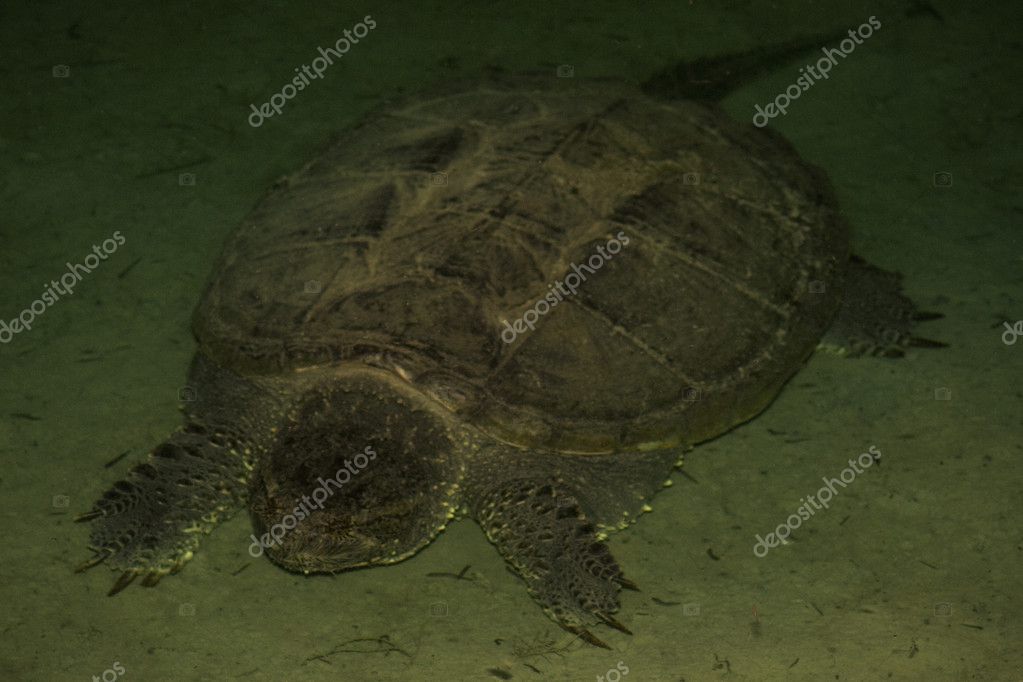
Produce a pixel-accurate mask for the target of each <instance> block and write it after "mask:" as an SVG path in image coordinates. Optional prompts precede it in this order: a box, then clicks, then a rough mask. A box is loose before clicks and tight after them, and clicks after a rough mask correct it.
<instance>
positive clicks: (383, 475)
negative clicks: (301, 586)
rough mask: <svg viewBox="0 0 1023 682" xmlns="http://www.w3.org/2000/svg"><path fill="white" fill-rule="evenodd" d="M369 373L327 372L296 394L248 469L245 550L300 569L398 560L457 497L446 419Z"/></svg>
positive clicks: (435, 526) (450, 511)
mask: <svg viewBox="0 0 1023 682" xmlns="http://www.w3.org/2000/svg"><path fill="white" fill-rule="evenodd" d="M395 384H396V382H394V381H393V380H389V379H387V378H386V377H382V376H380V375H379V374H377V373H376V372H366V373H363V374H361V375H359V376H356V377H354V378H353V377H351V376H349V377H346V378H345V379H344V380H343V381H342V380H339V379H337V378H331V379H329V380H327V381H325V382H323V383H320V384H318V385H316V386H314V387H312V388H310V389H308V390H306V391H305V392H304V393H303V394H302V396H301V397H300V398H299V399H298V400H297V401H296V403H295V405H294V408H293V409H292V410H290V411H289V413H288V414H287V416H286V418H285V421H284V423H283V424H282V426H281V427H280V428H279V430H278V433H277V438H276V439H275V441H274V443H273V445H272V446H271V447H270V451H269V452H268V453H266V455H265V456H264V457H263V459H262V461H261V462H260V464H259V465H258V467H257V470H256V472H255V476H254V477H253V483H252V489H251V496H250V509H251V512H252V516H253V522H254V525H255V528H256V534H255V535H253V536H252V539H253V543H252V545H250V547H249V552H250V554H252V555H253V556H258V554H260V553H262V550H265V551H266V553H267V555H268V556H269V557H270V559H272V560H273V561H274V562H275V563H277V564H279V565H281V566H283V567H284V568H286V569H288V570H293V571H300V572H303V573H313V572H318V573H319V572H329V573H334V572H337V571H341V570H345V569H350V568H359V567H362V566H372V565H377V564H389V563H394V562H397V561H401V560H402V559H405V558H407V557H409V556H411V555H412V554H414V553H415V552H416V551H417V550H419V549H420V548H422V547H424V546H425V545H426V544H427V543H428V542H429V541H430V540H431V539H432V538H433V537H434V536H435V535H436V534H437V533H438V532H439V531H440V530H442V529H443V528H444V525H445V524H446V523H447V521H448V520H449V519H450V518H451V517H452V516H453V515H454V512H455V509H456V508H457V506H458V504H457V501H456V500H455V494H456V491H457V489H458V485H457V484H458V473H457V472H458V467H457V466H456V465H454V464H453V462H454V459H455V444H454V443H453V442H452V439H451V438H450V436H449V431H448V429H447V428H446V426H445V423H444V420H443V419H442V417H441V416H440V415H438V414H436V413H435V412H434V411H433V410H431V409H428V408H427V407H426V406H425V405H424V401H423V400H422V399H421V398H420V397H418V396H416V395H414V394H412V392H411V391H407V390H400V389H399V387H398V386H396V385H395Z"/></svg>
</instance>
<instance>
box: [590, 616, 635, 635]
mask: <svg viewBox="0 0 1023 682" xmlns="http://www.w3.org/2000/svg"><path fill="white" fill-rule="evenodd" d="M593 615H595V616H596V617H597V618H599V619H600V620H602V621H604V623H605V624H606V625H610V626H611V627H613V628H614V629H615V630H618V631H619V632H624V633H625V634H627V635H631V634H632V630H630V629H629V628H627V627H625V626H624V625H622V624H621V623H620V622H618V620H617V619H615V618H614V617H613V616H611V615H609V614H606V613H602V612H600V611H596V612H594V614H593Z"/></svg>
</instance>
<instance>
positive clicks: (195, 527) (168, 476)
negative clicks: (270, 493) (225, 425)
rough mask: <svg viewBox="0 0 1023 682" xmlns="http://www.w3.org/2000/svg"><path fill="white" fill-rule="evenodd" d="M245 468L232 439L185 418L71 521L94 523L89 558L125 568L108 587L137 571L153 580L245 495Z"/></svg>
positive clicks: (177, 563)
mask: <svg viewBox="0 0 1023 682" xmlns="http://www.w3.org/2000/svg"><path fill="white" fill-rule="evenodd" d="M247 479H248V467H247V466H246V464H245V461H244V459H243V456H242V454H240V452H239V449H238V448H237V447H236V445H235V443H234V442H233V439H231V438H230V437H229V436H228V435H226V434H225V433H223V432H220V431H217V430H214V431H209V430H207V429H206V428H204V427H202V426H200V425H198V424H195V423H193V424H190V425H189V426H187V427H185V428H184V429H182V430H181V431H179V432H177V433H175V434H173V435H172V436H171V437H170V438H169V439H168V440H167V441H165V442H164V443H162V444H161V445H160V446H158V447H157V448H156V449H155V450H153V452H152V453H150V455H149V458H148V459H147V460H146V461H145V462H142V463H140V464H137V465H136V466H134V467H133V468H132V469H131V470H130V471H129V472H128V475H127V476H126V477H125V478H124V479H123V480H121V481H118V482H117V483H115V484H114V485H113V486H112V487H111V488H110V489H109V490H107V492H106V493H104V494H103V496H102V497H101V498H100V499H99V500H98V501H97V502H96V503H95V504H94V505H93V507H92V509H91V510H90V511H88V512H86V513H84V514H81V515H80V516H79V517H78V518H76V519H75V520H76V521H90V522H92V532H91V534H90V539H89V548H90V549H91V550H92V552H93V557H92V558H91V559H89V560H88V561H85V562H84V563H82V564H81V565H80V566H78V568H77V569H76V572H81V571H84V570H86V569H87V568H91V567H92V566H95V565H97V564H100V563H106V564H107V565H108V566H110V567H111V568H114V569H118V570H121V571H123V572H122V574H121V577H120V578H119V579H118V580H117V582H116V583H114V586H113V588H111V590H110V592H109V593H108V594H110V595H114V594H117V593H118V592H120V591H121V590H123V589H124V588H125V587H127V586H128V585H130V584H131V583H132V581H134V580H135V578H137V577H138V576H140V575H144V576H145V577H144V578H143V581H142V584H143V585H145V586H148V587H152V586H154V585H156V583H158V582H159V581H160V579H161V578H162V577H163V576H164V575H167V574H168V573H176V572H177V571H179V570H180V569H181V567H182V566H183V565H184V564H185V563H186V562H187V561H189V560H190V559H191V558H192V554H193V552H194V551H195V549H196V548H197V547H198V546H199V541H200V539H201V538H202V537H203V536H204V535H206V534H207V533H209V532H210V531H212V530H213V528H214V527H215V526H216V525H217V524H218V523H219V522H220V521H223V520H224V519H226V518H228V517H229V516H230V515H231V514H232V513H233V512H234V511H236V510H237V509H238V507H240V506H241V504H242V503H243V502H244V498H245V494H246V485H247Z"/></svg>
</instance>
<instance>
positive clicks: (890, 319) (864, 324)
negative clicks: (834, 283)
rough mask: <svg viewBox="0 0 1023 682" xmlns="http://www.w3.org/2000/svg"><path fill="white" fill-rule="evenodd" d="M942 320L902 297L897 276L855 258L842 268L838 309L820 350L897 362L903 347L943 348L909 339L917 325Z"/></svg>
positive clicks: (936, 343)
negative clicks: (841, 291)
mask: <svg viewBox="0 0 1023 682" xmlns="http://www.w3.org/2000/svg"><path fill="white" fill-rule="evenodd" d="M941 317H943V315H942V314H941V313H934V312H925V311H919V310H917V308H916V306H915V305H914V304H913V302H912V301H911V300H909V298H907V297H906V295H905V294H903V293H902V276H901V275H900V274H898V273H896V272H889V271H887V270H882V269H881V268H878V267H876V266H873V265H871V264H870V263H867V262H866V261H864V260H863V259H862V258H859V257H858V256H852V257H851V258H850V260H849V266H848V268H847V269H846V275H845V283H844V291H843V296H842V305H841V307H840V309H839V311H838V313H837V315H836V316H835V319H834V321H833V322H832V323H831V328H830V329H829V330H828V331H827V333H825V335H824V338H823V339H822V340H821V343H820V348H821V349H822V350H825V351H828V352H832V353H836V354H838V355H844V356H846V357H859V356H862V355H873V356H878V357H888V358H898V357H902V356H903V355H904V354H905V351H906V349H907V348H911V347H916V348H944V347H945V346H946V345H947V344H944V343H942V342H940V341H933V340H931V339H927V338H922V337H919V336H916V335H915V334H914V331H913V330H914V327H915V326H916V323H918V322H922V321H926V320H934V319H938V318H941Z"/></svg>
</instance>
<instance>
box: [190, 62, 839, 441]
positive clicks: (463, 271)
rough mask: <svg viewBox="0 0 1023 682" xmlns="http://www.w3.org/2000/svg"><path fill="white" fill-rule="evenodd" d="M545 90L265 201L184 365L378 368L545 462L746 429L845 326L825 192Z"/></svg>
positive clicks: (477, 107)
mask: <svg viewBox="0 0 1023 682" xmlns="http://www.w3.org/2000/svg"><path fill="white" fill-rule="evenodd" d="M551 80H552V81H554V83H553V84H552V86H550V87H546V88H537V87H534V86H530V87H510V86H503V87H498V86H487V87H478V88H474V89H469V90H465V91H462V92H457V93H453V94H445V95H443V96H440V97H431V98H419V99H415V100H412V101H409V102H407V103H404V104H402V105H400V106H394V107H393V108H391V109H388V110H385V111H381V112H378V113H375V114H373V115H371V116H369V117H367V118H366V119H365V120H364V121H363V122H362V123H361V124H359V125H357V126H355V127H354V128H352V129H351V130H349V131H348V132H347V133H345V134H344V135H342V136H341V137H340V139H338V140H337V141H336V142H335V143H334V144H332V145H331V146H330V147H329V148H328V149H327V150H326V151H325V152H324V153H323V154H322V155H320V156H319V157H318V158H316V159H315V160H313V161H312V162H311V163H310V164H308V165H307V166H306V167H305V168H303V169H302V170H301V171H299V172H298V173H297V174H295V175H293V176H290V177H288V178H287V179H285V180H283V181H281V182H279V183H278V184H277V186H275V187H274V188H273V189H272V190H271V191H270V192H269V193H268V195H267V196H266V197H265V198H264V199H263V200H262V201H261V202H260V203H259V204H258V205H257V206H256V207H255V209H254V210H253V211H252V212H251V213H250V214H249V215H248V217H247V218H246V219H245V220H244V221H243V223H242V224H241V225H240V226H239V227H238V229H237V230H236V232H235V233H234V235H233V237H232V238H231V239H230V240H229V241H228V244H227V246H226V248H225V251H224V253H223V255H222V257H221V261H220V264H219V265H218V266H217V268H216V270H215V272H214V276H213V279H212V281H211V284H210V286H209V288H208V290H207V293H206V295H205V297H204V299H203V301H202V302H201V303H200V306H199V308H198V310H197V312H196V316H195V324H194V326H195V333H196V335H197V338H198V340H199V344H200V348H201V349H202V350H203V351H204V352H206V353H207V354H208V355H210V356H211V357H213V358H214V359H215V360H217V361H218V362H220V363H222V364H224V365H226V366H228V367H231V368H233V369H235V370H237V371H241V372H244V373H258V374H270V373H273V374H281V373H288V372H292V371H298V370H303V369H308V368H311V367H314V366H320V367H322V366H330V365H341V364H344V365H351V364H352V363H361V364H364V365H368V366H373V367H377V368H383V369H385V370H387V371H390V372H393V373H394V374H395V375H397V376H399V377H400V378H401V379H402V380H403V381H405V382H407V383H408V384H409V385H411V386H413V387H415V390H419V391H422V392H423V393H425V394H426V395H427V396H428V397H429V398H432V399H433V400H435V401H436V402H437V403H439V404H440V405H442V406H443V409H446V410H450V411H451V412H452V413H453V414H454V415H455V416H456V418H458V419H460V420H462V421H464V422H466V423H468V424H472V425H474V426H475V427H477V428H479V429H480V430H482V431H484V432H486V433H488V434H489V435H491V436H492V437H494V438H497V439H499V440H502V441H504V442H506V443H510V444H513V445H516V446H520V447H529V448H542V449H547V450H550V451H561V452H572V453H607V452H617V451H641V450H649V449H655V448H662V447H668V446H675V445H685V444H690V443H695V442H698V441H700V440H704V439H707V438H710V437H713V436H715V435H717V434H719V433H721V432H723V431H725V430H726V429H728V428H731V427H732V426H734V425H736V424H738V423H740V422H742V421H745V420H747V419H749V418H751V417H752V416H754V415H755V414H756V413H757V412H759V411H760V410H762V409H763V408H764V407H765V406H766V405H767V404H768V403H769V402H770V400H771V399H772V398H773V397H774V396H775V394H776V393H777V392H778V390H779V389H780V388H781V386H782V384H783V383H784V382H785V381H786V380H787V379H788V377H789V376H791V375H792V374H793V373H794V372H795V371H796V370H797V369H798V367H799V366H800V364H801V363H802V361H803V360H804V359H805V358H806V356H807V355H808V354H809V353H810V352H811V351H812V349H813V348H814V347H815V346H816V344H817V342H818V340H819V339H820V337H821V335H822V333H823V332H824V330H825V328H826V326H827V325H828V323H829V321H830V319H831V317H832V316H833V314H834V312H835V310H836V308H837V305H838V303H839V301H840V285H841V275H842V272H843V269H844V267H845V264H846V262H847V259H848V235H847V230H846V227H845V225H844V223H843V221H842V220H841V219H840V218H839V216H838V214H837V210H836V205H835V201H834V198H833V194H832V192H831V189H830V187H829V183H828V182H827V180H826V178H825V177H824V175H823V173H821V172H820V171H819V170H818V169H816V168H814V167H812V166H810V165H808V164H807V163H806V162H804V161H802V160H801V159H800V158H799V156H798V155H797V154H796V153H795V151H794V150H793V149H792V147H791V146H790V145H789V144H788V143H787V142H786V141H785V140H783V139H782V138H781V137H780V136H778V135H777V134H774V133H772V132H769V131H767V130H761V129H757V128H754V127H753V126H751V125H746V124H740V123H737V122H735V121H734V120H732V119H731V118H729V117H728V116H727V115H726V114H725V113H724V112H723V111H722V110H720V109H719V108H717V107H715V106H712V105H706V104H702V103H694V102H683V101H676V102H665V101H660V100H656V99H652V98H650V97H648V96H647V95H644V94H643V93H641V92H640V91H639V90H638V89H636V88H633V87H631V86H627V85H622V84H616V85H613V86H612V85H609V84H607V83H599V84H590V85H587V84H585V83H582V82H580V83H576V82H573V81H569V79H551ZM568 83H571V85H569V84H568ZM612 250H613V251H612Z"/></svg>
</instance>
